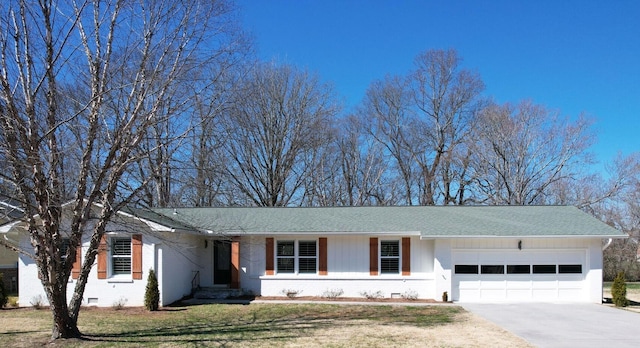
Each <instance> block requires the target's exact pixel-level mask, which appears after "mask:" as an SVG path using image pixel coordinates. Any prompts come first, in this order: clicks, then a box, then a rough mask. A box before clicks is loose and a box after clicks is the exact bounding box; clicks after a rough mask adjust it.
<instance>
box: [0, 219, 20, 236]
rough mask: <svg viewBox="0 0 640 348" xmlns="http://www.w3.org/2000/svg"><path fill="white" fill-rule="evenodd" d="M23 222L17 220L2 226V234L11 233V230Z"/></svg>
mask: <svg viewBox="0 0 640 348" xmlns="http://www.w3.org/2000/svg"><path fill="white" fill-rule="evenodd" d="M20 222H22V221H19V220H16V221H12V222H9V223H7V224H4V225H2V226H0V233H9V232H10V231H11V229H12V228H13V227H14V226H16V225H17V224H19V223H20Z"/></svg>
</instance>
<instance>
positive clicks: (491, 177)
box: [472, 101, 593, 204]
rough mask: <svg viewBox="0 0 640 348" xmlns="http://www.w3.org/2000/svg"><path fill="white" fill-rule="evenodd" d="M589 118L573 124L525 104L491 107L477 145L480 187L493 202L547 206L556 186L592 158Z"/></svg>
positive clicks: (575, 176)
mask: <svg viewBox="0 0 640 348" xmlns="http://www.w3.org/2000/svg"><path fill="white" fill-rule="evenodd" d="M589 126H590V121H589V120H587V119H586V118H583V117H580V118H578V119H577V120H576V121H575V122H571V121H570V120H568V119H563V118H560V117H559V115H558V114H557V113H556V112H553V111H550V110H547V109H546V108H544V107H542V106H540V105H535V104H533V103H531V102H528V101H527V102H522V103H520V104H519V105H518V106H516V107H514V106H512V105H510V104H506V105H502V106H500V105H495V104H494V105H490V106H488V107H487V108H486V109H484V110H483V112H482V116H481V122H480V123H479V126H478V131H479V132H480V137H479V139H478V140H477V141H476V143H475V145H474V148H473V153H474V157H473V163H472V167H473V169H474V174H473V175H474V177H475V178H476V182H477V190H478V191H479V192H480V193H481V194H482V195H484V200H483V201H484V202H485V203H489V204H544V203H546V202H547V201H546V200H547V199H548V197H549V196H550V195H551V194H552V192H551V187H552V185H554V184H556V183H558V182H561V181H563V180H575V179H578V177H579V176H578V173H579V172H580V171H581V170H582V168H583V166H584V165H585V164H586V163H589V162H590V156H589V153H588V152H587V149H588V147H589V146H590V145H591V143H592V142H593V136H592V134H591V133H590V132H589Z"/></svg>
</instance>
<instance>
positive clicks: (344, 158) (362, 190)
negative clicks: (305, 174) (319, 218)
mask: <svg viewBox="0 0 640 348" xmlns="http://www.w3.org/2000/svg"><path fill="white" fill-rule="evenodd" d="M336 125H337V127H335V128H336V136H335V137H334V139H333V141H332V144H331V146H330V147H328V148H327V153H326V154H325V155H324V156H322V157H321V160H320V162H319V164H318V165H317V166H316V169H315V170H313V171H312V173H311V174H310V176H309V180H308V184H307V185H306V191H305V200H306V202H305V204H306V205H309V206H363V205H388V204H391V203H392V202H391V198H392V195H391V191H392V188H391V187H390V186H389V183H388V182H387V181H386V177H385V173H386V171H387V163H386V162H385V159H384V156H383V149H382V146H381V145H380V143H378V142H376V141H374V140H372V139H371V137H367V134H366V132H364V131H363V128H362V126H361V123H360V120H359V119H358V118H357V117H356V116H355V115H351V116H348V117H345V118H342V119H339V120H336Z"/></svg>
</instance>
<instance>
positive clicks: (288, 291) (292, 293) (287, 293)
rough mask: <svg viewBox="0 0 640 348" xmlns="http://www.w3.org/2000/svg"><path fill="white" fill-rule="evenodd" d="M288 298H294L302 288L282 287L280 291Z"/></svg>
mask: <svg viewBox="0 0 640 348" xmlns="http://www.w3.org/2000/svg"><path fill="white" fill-rule="evenodd" d="M281 292H282V293H283V294H284V295H285V296H287V297H288V298H291V299H293V298H296V297H298V295H300V294H301V293H302V290H294V289H282V291H281Z"/></svg>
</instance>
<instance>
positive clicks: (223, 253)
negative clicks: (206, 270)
mask: <svg viewBox="0 0 640 348" xmlns="http://www.w3.org/2000/svg"><path fill="white" fill-rule="evenodd" d="M229 283H231V242H229V241H225V240H216V241H214V242H213V284H229Z"/></svg>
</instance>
